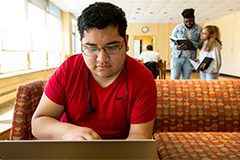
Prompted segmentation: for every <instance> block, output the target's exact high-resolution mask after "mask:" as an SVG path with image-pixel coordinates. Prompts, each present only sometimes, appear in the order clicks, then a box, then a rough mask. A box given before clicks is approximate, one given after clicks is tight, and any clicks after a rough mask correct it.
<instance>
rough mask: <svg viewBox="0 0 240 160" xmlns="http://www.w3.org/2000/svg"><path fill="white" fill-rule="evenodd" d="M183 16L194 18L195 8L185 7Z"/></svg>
mask: <svg viewBox="0 0 240 160" xmlns="http://www.w3.org/2000/svg"><path fill="white" fill-rule="evenodd" d="M182 16H183V18H194V9H193V8H187V9H184V10H183V12H182Z"/></svg>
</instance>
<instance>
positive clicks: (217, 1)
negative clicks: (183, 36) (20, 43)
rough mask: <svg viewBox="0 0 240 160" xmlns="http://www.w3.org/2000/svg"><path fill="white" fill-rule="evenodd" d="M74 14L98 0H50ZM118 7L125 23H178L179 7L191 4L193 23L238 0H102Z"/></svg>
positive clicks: (236, 5) (237, 6) (233, 8)
mask: <svg viewBox="0 0 240 160" xmlns="http://www.w3.org/2000/svg"><path fill="white" fill-rule="evenodd" d="M50 1H51V2H53V3H54V4H55V5H56V6H58V7H59V8H60V9H61V10H63V11H65V12H71V13H72V14H73V15H75V16H76V17H78V16H79V15H80V14H81V12H82V10H83V9H84V8H85V7H87V6H88V5H89V4H91V3H94V2H96V1H98V0H50ZM102 1H104V2H111V3H113V4H116V5H118V6H119V7H121V8H122V9H123V10H124V11H125V13H126V17H127V21H128V23H181V22H182V16H181V13H182V11H183V9H186V8H194V9H195V17H196V18H195V19H196V22H197V23H207V22H210V21H213V20H215V19H218V18H220V17H223V16H226V15H229V14H233V13H235V12H238V11H240V0H102Z"/></svg>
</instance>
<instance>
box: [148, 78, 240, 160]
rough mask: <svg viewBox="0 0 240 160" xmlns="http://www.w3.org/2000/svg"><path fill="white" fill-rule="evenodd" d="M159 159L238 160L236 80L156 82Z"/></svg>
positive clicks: (238, 94)
mask: <svg viewBox="0 0 240 160" xmlns="http://www.w3.org/2000/svg"><path fill="white" fill-rule="evenodd" d="M156 85H157V93H158V106H157V117H156V120H155V124H154V130H153V132H154V133H155V134H154V138H155V139H156V140H157V141H158V144H159V147H158V155H159V158H160V159H163V160H167V159H205V160H207V159H218V160H219V159H239V158H240V124H239V123H240V115H239V111H240V80H156Z"/></svg>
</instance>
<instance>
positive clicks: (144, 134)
mask: <svg viewBox="0 0 240 160" xmlns="http://www.w3.org/2000/svg"><path fill="white" fill-rule="evenodd" d="M154 120H155V119H153V120H151V121H149V122H146V123H141V124H131V126H130V131H129V135H128V138H127V139H152V131H153V124H154Z"/></svg>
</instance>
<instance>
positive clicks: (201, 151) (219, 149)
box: [154, 132, 240, 160]
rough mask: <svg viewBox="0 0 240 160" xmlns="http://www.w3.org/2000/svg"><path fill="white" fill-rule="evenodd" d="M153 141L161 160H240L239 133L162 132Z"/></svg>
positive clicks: (155, 135) (156, 134)
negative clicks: (155, 143) (156, 144)
mask: <svg viewBox="0 0 240 160" xmlns="http://www.w3.org/2000/svg"><path fill="white" fill-rule="evenodd" d="M154 139H155V140H157V141H158V156H159V157H160V159H162V160H170V159H174V160H176V159H181V160H195V159H196V160H198V159H199V160H214V159H216V160H240V133H239V132H236V133H229V132H163V133H155V134H154Z"/></svg>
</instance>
